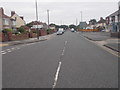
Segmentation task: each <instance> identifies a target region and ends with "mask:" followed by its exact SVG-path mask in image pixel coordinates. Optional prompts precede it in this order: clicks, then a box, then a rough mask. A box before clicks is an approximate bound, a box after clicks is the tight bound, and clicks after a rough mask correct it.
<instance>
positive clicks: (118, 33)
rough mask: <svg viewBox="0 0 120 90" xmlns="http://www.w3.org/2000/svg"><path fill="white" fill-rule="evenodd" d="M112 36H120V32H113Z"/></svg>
mask: <svg viewBox="0 0 120 90" xmlns="http://www.w3.org/2000/svg"><path fill="white" fill-rule="evenodd" d="M111 37H117V38H120V32H111Z"/></svg>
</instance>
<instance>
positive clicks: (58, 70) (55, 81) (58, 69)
mask: <svg viewBox="0 0 120 90" xmlns="http://www.w3.org/2000/svg"><path fill="white" fill-rule="evenodd" d="M60 68H61V62H59V65H58V68H57V72H56V74H55V79H54V84H53V88H55V86H56V84H57V80H58V75H59V72H60Z"/></svg>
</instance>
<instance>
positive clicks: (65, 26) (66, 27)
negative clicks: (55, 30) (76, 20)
mask: <svg viewBox="0 0 120 90" xmlns="http://www.w3.org/2000/svg"><path fill="white" fill-rule="evenodd" d="M60 28H64V29H68V26H67V25H61V26H60Z"/></svg>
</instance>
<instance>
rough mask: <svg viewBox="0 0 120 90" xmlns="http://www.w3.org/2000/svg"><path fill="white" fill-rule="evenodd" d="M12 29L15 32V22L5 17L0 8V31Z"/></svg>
mask: <svg viewBox="0 0 120 90" xmlns="http://www.w3.org/2000/svg"><path fill="white" fill-rule="evenodd" d="M3 29H13V30H16V20H15V19H13V18H11V17H9V16H7V15H5V14H4V9H3V8H0V30H1V31H2V30H3Z"/></svg>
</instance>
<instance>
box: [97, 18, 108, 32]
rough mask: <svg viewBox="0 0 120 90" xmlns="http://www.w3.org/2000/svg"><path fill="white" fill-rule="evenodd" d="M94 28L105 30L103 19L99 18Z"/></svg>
mask: <svg viewBox="0 0 120 90" xmlns="http://www.w3.org/2000/svg"><path fill="white" fill-rule="evenodd" d="M96 28H97V29H99V31H101V30H105V28H106V20H105V19H103V17H100V20H99V21H98V22H97V23H96Z"/></svg>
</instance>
